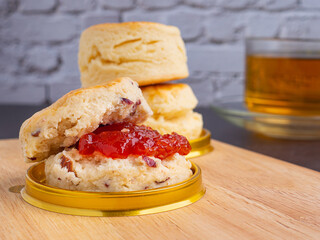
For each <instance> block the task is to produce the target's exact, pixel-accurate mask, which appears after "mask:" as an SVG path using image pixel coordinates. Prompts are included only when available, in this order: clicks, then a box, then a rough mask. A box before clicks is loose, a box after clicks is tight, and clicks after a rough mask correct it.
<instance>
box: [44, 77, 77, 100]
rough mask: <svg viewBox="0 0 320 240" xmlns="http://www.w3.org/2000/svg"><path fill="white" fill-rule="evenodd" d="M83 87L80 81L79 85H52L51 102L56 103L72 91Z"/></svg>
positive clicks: (50, 89) (49, 98) (50, 88)
mask: <svg viewBox="0 0 320 240" xmlns="http://www.w3.org/2000/svg"><path fill="white" fill-rule="evenodd" d="M80 87H81V84H80V81H79V82H78V83H52V84H50V85H49V96H48V100H49V102H51V103H52V102H55V101H57V100H58V99H59V98H61V97H62V96H63V95H65V94H66V93H68V92H70V91H71V90H74V89H78V88H80Z"/></svg>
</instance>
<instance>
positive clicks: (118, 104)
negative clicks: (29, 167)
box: [19, 78, 152, 162]
mask: <svg viewBox="0 0 320 240" xmlns="http://www.w3.org/2000/svg"><path fill="white" fill-rule="evenodd" d="M151 114H152V111H151V109H150V107H149V106H148V104H147V102H146V101H145V99H144V98H143V95H142V93H141V90H140V88H139V87H138V84H137V83H136V82H134V81H133V80H131V79H130V78H120V79H116V80H114V81H112V82H109V83H107V84H104V85H100V86H95V87H90V88H82V89H77V90H74V91H71V92H69V93H68V94H66V95H65V96H63V97H62V98H60V99H59V100H58V101H56V102H55V103H53V104H52V105H51V106H49V107H47V108H45V109H43V110H41V111H39V112H37V113H35V114H34V115H33V116H32V117H31V118H29V119H27V120H26V121H25V122H24V123H23V124H22V126H21V129H20V134H19V139H20V142H21V145H22V150H23V154H24V157H25V161H26V162H33V161H40V160H43V159H45V158H47V157H49V156H50V155H52V154H56V153H58V152H60V151H62V150H63V149H64V148H65V147H69V146H72V145H74V144H75V143H76V142H77V141H78V140H79V138H80V137H81V136H83V135H84V134H87V133H90V132H93V131H94V130H95V129H97V128H98V127H99V125H100V124H111V123H114V122H124V121H127V122H132V123H141V122H143V121H144V120H145V119H147V117H148V116H150V115H151Z"/></svg>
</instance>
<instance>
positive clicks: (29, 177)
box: [21, 162, 205, 216]
mask: <svg viewBox="0 0 320 240" xmlns="http://www.w3.org/2000/svg"><path fill="white" fill-rule="evenodd" d="M192 171H193V175H192V176H191V177H190V178H189V179H187V180H185V181H183V182H181V183H177V184H174V185H170V186H166V187H162V188H156V189H147V190H142V191H132V192H109V193H108V192H84V191H72V190H66V189H61V188H56V187H51V186H49V185H46V176H45V171H44V162H40V163H37V164H35V165H33V166H31V167H30V168H29V169H28V171H27V174H26V185H25V187H24V188H23V189H22V190H21V195H22V198H23V199H24V200H25V201H26V202H28V203H30V204H31V205H33V206H36V207H38V208H42V209H45V210H48V211H52V212H58V213H65V214H71V215H82V216H135V215H144V214H151V213H158V212H164V211H169V210H173V209H176V208H180V207H184V206H187V205H189V204H191V203H194V202H196V201H198V200H199V199H200V198H201V197H202V196H203V195H204V193H205V188H204V186H203V185H202V176H201V170H200V168H199V167H198V166H197V165H196V164H194V163H192Z"/></svg>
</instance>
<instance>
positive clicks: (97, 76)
mask: <svg viewBox="0 0 320 240" xmlns="http://www.w3.org/2000/svg"><path fill="white" fill-rule="evenodd" d="M78 59H79V69H80V72H81V82H82V86H83V87H89V86H94V85H100V84H104V83H106V82H109V81H111V80H113V79H115V78H118V77H130V78H132V79H133V80H135V81H136V82H138V83H139V85H140V87H142V92H143V95H144V97H145V98H146V100H147V102H148V104H149V106H150V107H151V109H152V111H153V116H151V117H149V118H148V119H147V120H146V122H144V123H143V124H146V125H148V126H150V127H152V128H153V129H156V130H158V131H159V132H160V133H161V134H165V133H171V132H177V133H178V134H181V135H184V136H186V137H187V138H188V139H189V140H191V139H195V138H198V137H199V136H200V134H201V132H202V127H203V121H202V116H201V115H200V114H199V113H195V112H193V109H194V108H195V107H196V105H197V99H196V97H195V95H194V93H193V92H192V89H191V88H190V87H189V86H188V85H187V84H182V83H179V84H170V83H166V82H168V81H172V80H178V79H183V78H186V77H188V76H189V73H188V67H187V57H186V50H185V46H184V42H183V40H182V38H181V36H180V31H179V29H178V28H176V27H173V26H166V25H163V24H158V23H150V22H128V23H110V24H100V25H95V26H92V27H90V28H88V29H86V30H85V31H84V32H83V33H82V35H81V38H80V45H79V56H78Z"/></svg>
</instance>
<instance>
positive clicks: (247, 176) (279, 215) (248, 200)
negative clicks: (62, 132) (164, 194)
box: [0, 140, 320, 240]
mask: <svg viewBox="0 0 320 240" xmlns="http://www.w3.org/2000/svg"><path fill="white" fill-rule="evenodd" d="M212 144H213V145H214V147H215V150H214V151H213V152H212V153H210V154H208V155H205V156H203V157H199V158H196V159H194V160H193V161H194V162H196V163H197V164H198V165H200V167H201V169H202V172H203V180H204V184H205V186H206V188H207V192H206V194H205V196H204V197H203V198H202V199H201V200H200V201H198V202H196V203H194V204H192V205H190V206H187V207H184V208H181V209H178V210H173V211H170V212H165V213H158V214H153V215H145V216H137V217H113V218H110V217H109V218H108V217H80V216H70V215H64V214H58V213H53V212H48V211H45V210H41V209H38V208H36V207H33V206H31V205H29V204H27V203H25V202H24V201H23V200H22V198H21V196H20V194H19V193H13V192H10V191H9V188H10V187H12V186H16V185H21V184H24V174H25V172H26V170H27V168H28V167H29V166H30V165H28V164H26V163H24V162H23V160H22V157H21V152H20V146H19V143H18V141H17V140H2V141H0V199H1V201H0V239H130V240H131V239H320V174H319V173H318V172H315V171H312V170H309V169H305V168H302V167H299V166H295V165H292V164H288V163H286V162H283V161H280V160H276V159H273V158H270V157H267V156H264V155H260V154H257V153H253V152H250V151H246V150H243V149H240V148H237V147H233V146H230V145H228V144H224V143H221V142H218V141H212Z"/></svg>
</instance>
